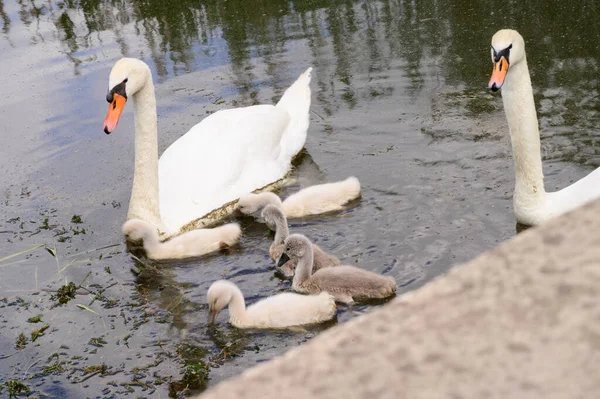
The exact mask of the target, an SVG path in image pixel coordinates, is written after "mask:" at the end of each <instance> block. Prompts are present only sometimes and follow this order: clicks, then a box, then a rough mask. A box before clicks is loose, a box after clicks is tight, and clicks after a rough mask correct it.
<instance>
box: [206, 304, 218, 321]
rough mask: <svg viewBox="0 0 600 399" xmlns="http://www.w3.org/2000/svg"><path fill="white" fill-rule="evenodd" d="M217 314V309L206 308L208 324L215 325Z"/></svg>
mask: <svg viewBox="0 0 600 399" xmlns="http://www.w3.org/2000/svg"><path fill="white" fill-rule="evenodd" d="M218 314H219V311H218V310H217V309H215V308H212V307H209V308H208V324H215V320H216V318H217V315H218Z"/></svg>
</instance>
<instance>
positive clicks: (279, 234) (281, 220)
mask: <svg viewBox="0 0 600 399" xmlns="http://www.w3.org/2000/svg"><path fill="white" fill-rule="evenodd" d="M289 235H290V231H289V229H288V225H287V220H286V218H285V216H283V212H282V215H281V217H276V218H275V239H274V240H273V244H283V242H284V241H285V239H286V238H288V236H289Z"/></svg>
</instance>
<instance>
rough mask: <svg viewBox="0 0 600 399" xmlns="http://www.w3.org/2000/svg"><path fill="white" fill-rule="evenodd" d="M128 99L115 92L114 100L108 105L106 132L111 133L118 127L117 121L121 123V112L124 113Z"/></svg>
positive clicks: (105, 122) (105, 123) (105, 121)
mask: <svg viewBox="0 0 600 399" xmlns="http://www.w3.org/2000/svg"><path fill="white" fill-rule="evenodd" d="M126 102H127V99H126V98H125V97H123V96H122V95H120V94H117V93H114V94H113V100H112V102H111V103H110V105H109V106H108V113H107V114H106V119H105V120H104V133H106V134H111V133H112V131H113V130H115V128H116V127H117V123H119V118H120V117H121V113H123V108H125V103H126Z"/></svg>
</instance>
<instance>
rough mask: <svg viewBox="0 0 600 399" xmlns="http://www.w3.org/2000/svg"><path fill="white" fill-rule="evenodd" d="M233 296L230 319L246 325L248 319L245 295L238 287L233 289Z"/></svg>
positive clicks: (230, 303) (230, 304) (230, 305)
mask: <svg viewBox="0 0 600 399" xmlns="http://www.w3.org/2000/svg"><path fill="white" fill-rule="evenodd" d="M231 294H232V295H231V302H229V319H230V320H237V321H238V323H239V324H244V323H245V322H246V319H247V318H248V313H247V312H246V302H245V301H244V295H243V294H242V291H240V289H239V288H238V287H231Z"/></svg>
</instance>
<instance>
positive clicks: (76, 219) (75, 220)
mask: <svg viewBox="0 0 600 399" xmlns="http://www.w3.org/2000/svg"><path fill="white" fill-rule="evenodd" d="M71 223H75V224H80V223H83V220H81V215H73V217H72V218H71Z"/></svg>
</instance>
